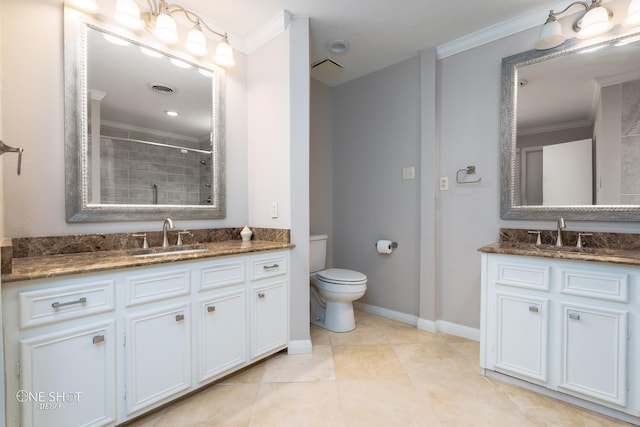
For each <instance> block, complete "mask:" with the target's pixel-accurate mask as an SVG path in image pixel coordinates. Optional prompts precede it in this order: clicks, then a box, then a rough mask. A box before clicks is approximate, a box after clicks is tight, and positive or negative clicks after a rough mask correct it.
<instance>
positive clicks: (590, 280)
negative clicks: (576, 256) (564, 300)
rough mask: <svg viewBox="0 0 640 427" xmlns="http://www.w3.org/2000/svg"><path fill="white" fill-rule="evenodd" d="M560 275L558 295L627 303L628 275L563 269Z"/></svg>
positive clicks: (613, 272)
mask: <svg viewBox="0 0 640 427" xmlns="http://www.w3.org/2000/svg"><path fill="white" fill-rule="evenodd" d="M560 275H561V280H560V284H561V286H560V293H563V294H567V295H577V296H582V297H588V298H596V299H601V300H607V301H616V302H629V274H627V273H626V272H624V271H614V270H608V269H606V268H604V267H603V268H601V269H600V270H598V271H594V270H593V269H590V270H582V269H566V268H563V269H562V270H561V271H560Z"/></svg>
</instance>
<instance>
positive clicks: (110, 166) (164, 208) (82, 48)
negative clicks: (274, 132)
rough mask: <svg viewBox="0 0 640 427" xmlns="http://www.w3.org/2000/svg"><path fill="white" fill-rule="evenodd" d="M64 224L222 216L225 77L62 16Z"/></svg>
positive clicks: (74, 16) (70, 14)
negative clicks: (65, 219)
mask: <svg viewBox="0 0 640 427" xmlns="http://www.w3.org/2000/svg"><path fill="white" fill-rule="evenodd" d="M64 67H65V170H66V186H67V192H66V213H67V221H68V222H78V221H132V220H157V219H161V218H163V217H167V216H169V217H171V218H174V219H219V218H224V217H225V179H224V178H225V170H224V166H225V162H224V126H223V123H224V108H223V105H224V97H223V90H222V88H223V85H222V82H223V78H224V76H223V74H224V72H223V71H222V70H221V69H219V68H217V67H215V66H213V65H212V66H206V67H205V66H203V65H202V64H198V63H196V62H195V61H190V60H189V59H186V57H181V56H180V55H179V54H175V53H172V52H169V51H166V50H164V49H162V48H160V47H158V46H155V45H151V44H150V43H144V42H141V41H140V40H139V39H137V38H134V37H133V36H125V35H122V34H120V33H119V32H117V31H114V30H113V29H110V28H107V27H106V26H104V25H102V24H97V23H96V22H94V21H93V20H91V19H90V18H88V17H86V16H84V15H82V14H80V13H78V12H77V11H75V10H73V9H69V8H65V23H64Z"/></svg>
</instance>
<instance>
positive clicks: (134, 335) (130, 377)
mask: <svg viewBox="0 0 640 427" xmlns="http://www.w3.org/2000/svg"><path fill="white" fill-rule="evenodd" d="M190 314H191V313H190V310H189V305H188V304H186V303H185V304H182V305H174V306H172V307H163V308H160V309H152V310H144V311H139V312H135V313H133V314H128V315H127V316H126V320H125V324H126V336H125V352H126V366H125V371H126V375H125V376H126V380H125V381H126V412H127V415H129V414H132V413H134V412H136V411H139V410H141V409H143V408H147V409H149V408H150V407H151V406H156V405H155V404H157V403H159V402H161V401H163V400H166V399H167V398H169V397H172V396H175V395H177V394H179V393H180V392H182V391H184V390H187V389H188V388H189V387H190V386H191V336H190V334H191V328H190V321H191V319H190Z"/></svg>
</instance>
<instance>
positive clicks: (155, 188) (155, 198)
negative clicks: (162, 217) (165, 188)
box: [151, 184, 158, 205]
mask: <svg viewBox="0 0 640 427" xmlns="http://www.w3.org/2000/svg"><path fill="white" fill-rule="evenodd" d="M151 188H152V189H153V204H154V205H157V204H158V184H153V185H152V186H151Z"/></svg>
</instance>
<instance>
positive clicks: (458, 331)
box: [436, 320, 480, 342]
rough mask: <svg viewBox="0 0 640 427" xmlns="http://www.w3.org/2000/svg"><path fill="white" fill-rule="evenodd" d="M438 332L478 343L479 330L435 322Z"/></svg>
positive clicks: (439, 321) (441, 321) (442, 321)
mask: <svg viewBox="0 0 640 427" xmlns="http://www.w3.org/2000/svg"><path fill="white" fill-rule="evenodd" d="M436 323H437V326H438V331H439V332H444V333H445V334H449V335H455V336H457V337H461V338H466V339H468V340H473V341H478V342H479V341H480V329H476V328H470V327H469V326H464V325H458V324H457V323H451V322H445V321H444V320H438V321H436Z"/></svg>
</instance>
